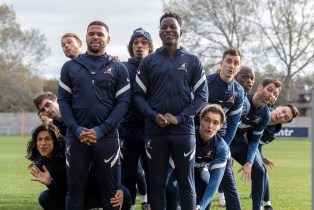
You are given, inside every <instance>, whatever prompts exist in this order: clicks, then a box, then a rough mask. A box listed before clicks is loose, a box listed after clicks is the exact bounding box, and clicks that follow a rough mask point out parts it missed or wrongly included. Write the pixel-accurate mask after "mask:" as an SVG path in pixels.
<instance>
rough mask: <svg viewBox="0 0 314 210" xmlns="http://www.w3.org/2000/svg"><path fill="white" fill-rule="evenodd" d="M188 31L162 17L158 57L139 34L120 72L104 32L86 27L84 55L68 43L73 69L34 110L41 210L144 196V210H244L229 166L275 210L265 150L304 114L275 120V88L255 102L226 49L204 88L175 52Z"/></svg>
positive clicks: (261, 203)
mask: <svg viewBox="0 0 314 210" xmlns="http://www.w3.org/2000/svg"><path fill="white" fill-rule="evenodd" d="M181 27H182V20H181V17H180V16H179V15H177V14H175V13H172V12H169V13H165V14H163V15H162V16H161V18H160V29H159V37H160V39H161V41H162V46H161V47H160V48H157V49H156V50H155V51H154V46H153V41H152V38H151V35H150V34H149V32H147V31H145V30H144V29H142V28H137V29H135V30H134V31H133V33H132V35H131V38H130V41H129V43H128V48H127V49H128V52H129V54H130V58H129V59H128V61H125V62H120V60H119V58H118V57H117V56H110V55H108V54H107V53H106V46H107V44H108V43H109V41H110V35H109V27H108V26H107V25H106V24H105V23H104V22H102V21H93V22H91V23H90V24H89V25H88V27H87V34H86V43H87V51H86V53H83V52H82V40H81V39H80V37H78V36H77V35H76V34H74V33H67V34H65V35H64V36H62V38H61V46H62V49H63V51H64V54H65V55H66V56H67V57H68V58H70V60H69V61H67V62H66V63H65V64H64V65H63V67H62V69H61V72H60V81H59V87H58V93H57V96H56V95H55V94H53V93H51V92H45V93H42V94H39V95H37V96H36V97H35V98H34V101H33V102H34V105H35V107H36V108H37V109H38V116H39V117H40V119H41V121H42V123H43V124H42V125H40V126H38V127H37V128H35V129H34V130H33V132H32V138H31V140H30V141H29V143H28V145H27V156H26V158H27V159H29V160H30V161H31V163H30V164H29V166H28V168H29V171H30V173H31V174H32V176H33V180H34V181H38V182H40V183H42V184H44V185H46V186H47V188H48V189H47V190H45V191H43V192H42V193H41V194H40V196H39V203H40V205H41V206H42V207H43V208H44V209H46V210H47V209H67V210H76V209H77V210H79V209H80V210H81V209H92V208H102V209H104V210H110V209H112V210H114V209H116V210H118V209H123V210H134V209H135V203H136V202H135V199H136V195H137V189H138V190H139V191H140V195H141V204H142V206H141V208H142V209H143V210H147V209H151V210H163V209H167V210H177V209H181V210H198V209H200V210H204V209H210V206H211V203H212V201H213V198H214V195H215V193H216V192H217V191H219V205H222V206H226V209H228V210H238V209H241V203H240V197H239V195H238V191H237V187H236V184H235V178H234V172H233V168H232V161H233V160H235V161H237V162H238V163H239V164H241V165H242V167H241V168H240V170H239V172H240V171H242V173H243V174H242V179H243V180H245V181H252V192H251V196H252V209H253V210H260V209H261V208H264V209H266V210H269V209H272V206H271V203H270V191H269V177H268V174H267V166H270V167H271V168H272V167H274V166H275V164H274V162H272V161H271V160H270V159H268V158H266V157H264V156H263V155H262V149H261V148H262V146H263V145H265V144H268V143H270V142H272V141H273V140H274V138H275V134H276V133H277V132H279V131H280V129H281V124H284V123H288V122H291V121H292V119H293V118H295V117H296V116H297V114H298V110H297V109H296V108H295V106H294V105H292V104H283V105H281V106H278V107H277V108H273V104H274V103H275V102H276V99H277V97H278V95H279V93H280V90H281V82H280V81H279V80H278V79H276V78H265V79H264V80H263V81H262V82H261V83H260V84H259V86H258V90H257V91H256V92H255V93H254V94H250V93H249V92H250V91H251V89H252V87H253V84H254V79H255V75H254V72H253V71H252V69H251V68H249V67H246V66H242V54H241V52H240V50H238V49H234V48H230V49H226V51H225V52H224V53H223V55H222V59H221V61H220V63H219V64H220V68H219V70H218V71H217V72H216V73H213V74H210V75H207V76H206V75H205V71H204V67H203V65H202V62H201V61H200V59H199V58H198V57H197V56H196V55H193V54H191V53H190V52H188V51H187V50H186V49H185V48H183V47H182V46H181V45H180V37H181V35H182V28H181ZM218 189H219V190H218ZM170 192H171V193H170ZM170 194H172V195H173V196H168V195H170ZM166 195H167V196H166Z"/></svg>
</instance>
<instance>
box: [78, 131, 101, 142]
mask: <svg viewBox="0 0 314 210" xmlns="http://www.w3.org/2000/svg"><path fill="white" fill-rule="evenodd" d="M97 140H98V136H97V133H96V131H95V130H94V129H93V128H91V129H88V128H84V130H83V131H82V132H81V134H80V141H81V142H83V143H85V144H87V145H90V144H91V143H96V142H97Z"/></svg>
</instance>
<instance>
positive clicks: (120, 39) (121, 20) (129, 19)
mask: <svg viewBox="0 0 314 210" xmlns="http://www.w3.org/2000/svg"><path fill="white" fill-rule="evenodd" d="M2 2H3V3H5V4H7V5H10V6H12V7H13V10H14V11H15V13H16V17H17V22H18V23H19V24H20V25H21V27H22V29H23V30H24V29H30V28H38V29H39V30H40V31H41V33H43V34H45V37H46V39H47V45H48V46H49V47H50V48H51V55H50V56H49V57H47V58H46V59H45V61H44V63H45V65H44V66H43V67H42V68H41V72H42V74H43V75H44V76H45V77H46V78H59V73H60V69H61V67H62V65H63V63H64V62H65V61H67V58H66V57H65V56H64V54H63V52H62V49H61V45H60V38H61V36H62V35H63V34H65V33H67V32H74V33H77V34H78V35H79V36H81V37H82V39H83V40H85V35H86V28H87V25H88V24H89V23H90V22H92V21H94V20H101V21H103V22H105V23H106V24H107V25H108V26H109V30H110V36H111V40H110V44H109V45H108V46H107V52H108V53H109V54H111V55H118V56H120V58H121V59H122V60H126V59H127V58H128V57H129V55H128V52H127V49H126V45H127V44H128V42H129V39H130V37H131V35H132V32H133V30H134V29H136V28H138V27H142V28H144V29H145V30H147V31H149V32H150V33H151V35H152V38H153V40H154V45H155V48H156V47H159V46H160V44H161V42H160V39H159V36H158V28H159V18H160V16H161V15H162V14H163V12H162V1H161V0H90V1H86V0H53V1H48V0H4V1H2ZM83 46H84V50H86V43H84V44H83Z"/></svg>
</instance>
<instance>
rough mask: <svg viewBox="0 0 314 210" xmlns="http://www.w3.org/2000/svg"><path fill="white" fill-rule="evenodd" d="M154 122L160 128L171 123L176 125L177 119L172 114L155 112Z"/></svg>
mask: <svg viewBox="0 0 314 210" xmlns="http://www.w3.org/2000/svg"><path fill="white" fill-rule="evenodd" d="M155 122H156V123H157V124H158V125H159V126H160V127H162V128H164V127H166V126H168V125H170V124H173V125H178V120H177V118H176V117H175V116H173V115H172V114H169V113H166V114H164V115H162V114H157V116H156V119H155Z"/></svg>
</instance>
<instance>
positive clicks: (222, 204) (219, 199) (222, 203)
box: [217, 198, 226, 207]
mask: <svg viewBox="0 0 314 210" xmlns="http://www.w3.org/2000/svg"><path fill="white" fill-rule="evenodd" d="M217 203H218V206H220V207H224V206H226V200H225V199H224V198H218V200H217Z"/></svg>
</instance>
